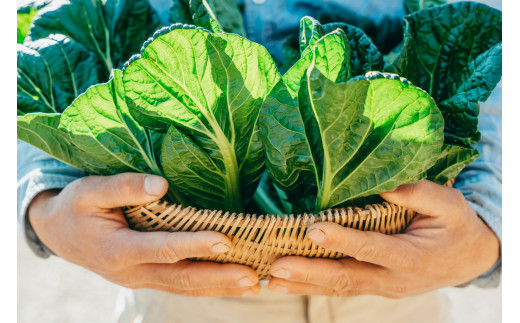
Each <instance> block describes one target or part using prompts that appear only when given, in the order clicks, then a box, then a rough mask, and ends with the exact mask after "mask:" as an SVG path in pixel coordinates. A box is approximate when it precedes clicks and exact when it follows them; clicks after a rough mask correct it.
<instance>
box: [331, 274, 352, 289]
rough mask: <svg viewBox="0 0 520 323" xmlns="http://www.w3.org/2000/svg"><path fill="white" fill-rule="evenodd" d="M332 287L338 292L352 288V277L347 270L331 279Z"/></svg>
mask: <svg viewBox="0 0 520 323" xmlns="http://www.w3.org/2000/svg"><path fill="white" fill-rule="evenodd" d="M331 283H332V288H333V290H334V291H337V292H339V293H341V292H344V291H348V290H351V289H352V288H353V281H352V277H351V276H350V275H349V274H348V273H347V272H342V273H341V274H339V275H336V276H335V277H334V278H333V279H332V281H331Z"/></svg>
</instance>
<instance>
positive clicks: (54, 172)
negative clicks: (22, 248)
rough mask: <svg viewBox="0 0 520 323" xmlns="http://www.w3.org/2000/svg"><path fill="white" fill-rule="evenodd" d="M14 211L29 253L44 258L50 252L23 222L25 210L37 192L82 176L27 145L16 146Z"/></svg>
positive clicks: (26, 222) (82, 174) (64, 184)
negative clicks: (15, 199)
mask: <svg viewBox="0 0 520 323" xmlns="http://www.w3.org/2000/svg"><path fill="white" fill-rule="evenodd" d="M17 157H18V168H17V175H18V176H17V177H18V185H17V193H18V194H17V211H18V223H19V225H20V228H21V231H22V233H23V235H24V238H25V240H26V242H27V244H28V245H29V247H30V249H31V250H32V251H33V252H34V253H35V254H36V255H37V256H39V257H42V258H48V257H49V256H50V255H51V254H52V252H51V251H50V250H49V249H48V248H47V247H45V245H43V243H42V242H41V241H40V240H39V239H38V237H37V235H36V233H35V232H34V230H33V229H32V226H31V223H30V222H29V221H28V219H27V209H28V207H29V204H30V203H31V201H32V199H33V198H34V197H35V196H36V195H38V194H39V193H40V192H43V191H45V190H49V189H56V188H58V189H60V188H63V187H65V186H66V185H67V184H69V183H70V182H72V181H74V180H76V179H78V178H80V177H83V176H85V175H86V174H85V172H84V171H82V170H80V169H77V168H75V167H72V166H69V165H66V164H64V163H62V162H60V161H58V160H56V159H54V158H52V157H50V156H49V155H47V154H45V153H44V152H42V151H40V150H39V149H37V148H34V147H32V146H30V145H29V144H27V143H25V142H22V141H18V143H17Z"/></svg>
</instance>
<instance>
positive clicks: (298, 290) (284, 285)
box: [268, 278, 394, 298]
mask: <svg viewBox="0 0 520 323" xmlns="http://www.w3.org/2000/svg"><path fill="white" fill-rule="evenodd" d="M268 286H269V289H270V290H271V291H273V292H276V293H283V294H295V295H324V296H341V297H344V296H358V295H379V296H385V297H390V298H394V295H393V294H391V293H388V292H385V291H381V290H370V289H364V290H336V289H333V288H327V287H323V286H319V285H313V284H307V283H300V282H293V281H288V280H284V279H279V278H273V279H271V280H270V281H269V285H268Z"/></svg>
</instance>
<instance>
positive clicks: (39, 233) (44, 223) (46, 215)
mask: <svg viewBox="0 0 520 323" xmlns="http://www.w3.org/2000/svg"><path fill="white" fill-rule="evenodd" d="M59 192H60V190H59V189H51V190H45V191H42V192H40V193H38V195H36V196H35V197H34V198H33V200H32V201H31V203H30V204H29V207H28V208H27V215H26V216H27V218H26V222H27V223H26V226H27V228H28V229H30V230H32V233H33V239H36V242H37V243H39V244H41V245H42V247H43V248H46V249H49V248H48V243H47V238H46V234H45V232H47V229H46V228H47V227H48V223H49V222H50V221H49V220H50V219H51V217H52V208H53V207H52V204H53V203H52V202H53V201H54V198H55V196H56V195H58V194H59ZM49 251H50V252H51V253H53V252H52V250H50V249H49Z"/></svg>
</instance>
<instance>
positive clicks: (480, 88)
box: [438, 43, 502, 146]
mask: <svg viewBox="0 0 520 323" xmlns="http://www.w3.org/2000/svg"><path fill="white" fill-rule="evenodd" d="M501 78H502V43H499V44H497V45H495V46H493V47H492V48H491V49H489V50H487V51H485V52H484V53H482V54H480V55H479V56H477V57H476V58H475V59H474V60H472V61H471V62H470V63H469V65H468V66H466V67H465V68H464V69H463V70H462V72H461V75H460V78H458V79H457V80H454V81H455V82H456V83H455V86H456V90H455V92H454V94H453V95H452V96H450V97H449V98H448V99H446V100H443V101H440V102H438V106H439V109H441V111H443V115H444V119H445V127H448V128H449V129H451V131H450V132H447V133H446V134H445V137H446V138H445V140H446V142H448V143H455V144H462V145H466V146H469V145H470V144H473V143H475V142H476V141H478V139H480V135H473V136H471V133H469V132H468V129H467V125H466V122H467V120H475V119H478V112H479V102H484V101H486V100H487V99H488V98H489V96H490V95H491V92H492V91H493V89H494V88H495V87H496V85H497V84H498V82H500V79H501ZM463 134H467V135H466V137H464V136H463Z"/></svg>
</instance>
